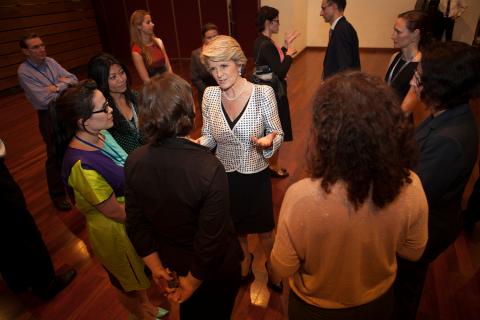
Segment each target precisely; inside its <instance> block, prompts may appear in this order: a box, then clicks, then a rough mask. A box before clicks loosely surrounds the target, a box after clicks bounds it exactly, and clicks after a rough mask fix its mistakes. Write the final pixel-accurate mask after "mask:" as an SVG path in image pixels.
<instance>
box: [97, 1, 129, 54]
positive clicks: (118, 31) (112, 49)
mask: <svg viewBox="0 0 480 320" xmlns="http://www.w3.org/2000/svg"><path fill="white" fill-rule="evenodd" d="M93 5H94V9H95V15H96V17H97V24H98V29H99V32H100V37H101V39H102V45H103V48H104V51H105V52H108V53H111V54H113V55H114V56H116V57H117V58H118V59H120V60H121V61H125V62H127V61H130V59H131V58H130V32H129V28H128V26H129V22H128V18H129V17H128V18H127V12H126V11H125V7H124V1H119V0H101V1H97V0H95V1H94V2H93Z"/></svg>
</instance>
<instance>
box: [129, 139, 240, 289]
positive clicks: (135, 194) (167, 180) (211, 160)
mask: <svg viewBox="0 0 480 320" xmlns="http://www.w3.org/2000/svg"><path fill="white" fill-rule="evenodd" d="M125 173H126V180H125V184H126V190H125V210H126V212H127V232H128V236H129V238H130V240H131V242H132V244H133V245H134V247H135V249H136V250H137V253H138V254H139V255H140V256H142V257H144V256H147V255H149V254H151V253H153V252H155V251H157V252H158V254H159V256H160V260H161V261H162V263H163V265H164V266H165V267H168V268H169V269H170V270H172V271H176V272H177V273H178V274H179V275H180V276H185V275H187V273H188V271H191V273H192V275H193V276H194V277H196V278H197V279H202V280H219V279H221V278H222V275H225V277H227V275H229V274H232V272H233V271H234V270H240V269H239V266H240V262H241V260H242V259H243V254H242V251H241V248H240V244H239V243H238V240H237V237H236V234H235V230H234V227H233V223H232V219H231V217H230V201H229V191H228V190H229V189H228V182H227V175H226V173H225V170H224V168H223V166H222V164H221V163H220V161H219V160H218V159H217V158H216V157H215V156H214V155H212V154H211V153H210V151H208V150H207V149H206V148H205V147H202V146H200V145H197V144H195V143H193V142H190V141H188V140H186V139H182V138H172V139H166V140H164V141H163V142H162V143H161V144H156V145H145V146H142V147H140V148H138V149H137V150H135V151H134V152H132V153H131V154H130V156H129V157H128V159H127V161H126V163H125Z"/></svg>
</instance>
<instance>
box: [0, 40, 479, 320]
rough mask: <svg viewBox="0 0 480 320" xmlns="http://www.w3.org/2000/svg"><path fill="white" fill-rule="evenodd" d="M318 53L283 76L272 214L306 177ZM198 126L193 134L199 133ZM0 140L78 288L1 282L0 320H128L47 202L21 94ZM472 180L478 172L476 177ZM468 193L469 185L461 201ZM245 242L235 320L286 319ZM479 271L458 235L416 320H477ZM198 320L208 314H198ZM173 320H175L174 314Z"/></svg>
mask: <svg viewBox="0 0 480 320" xmlns="http://www.w3.org/2000/svg"><path fill="white" fill-rule="evenodd" d="M323 54H324V52H323V50H316V49H309V50H306V51H305V52H303V53H302V54H300V56H299V57H297V58H296V59H295V62H294V64H293V66H292V68H291V70H290V72H289V75H288V82H289V87H288V94H289V97H290V102H291V112H292V121H293V131H294V141H293V142H290V143H285V144H284V146H282V149H281V151H280V164H281V165H282V166H284V167H286V168H287V169H288V171H289V172H290V177H289V178H287V179H284V180H273V201H274V208H275V213H276V214H278V210H279V208H280V205H281V202H282V199H283V195H284V193H285V190H286V189H287V188H288V186H289V185H291V184H292V183H293V182H295V181H297V180H298V179H300V178H302V177H303V176H304V175H305V173H304V161H303V158H304V150H305V146H306V142H307V141H308V132H309V126H310V103H311V99H312V96H313V94H314V92H315V90H316V88H318V86H319V85H320V84H321V81H320V75H321V74H322V61H323ZM390 54H391V52H388V51H384V50H378V51H377V50H367V51H363V52H362V54H361V58H362V66H363V70H364V71H366V72H369V73H372V74H376V75H379V76H382V75H383V74H384V72H385V68H386V65H387V63H388V60H389V58H390ZM175 71H176V72H177V73H179V74H180V75H182V76H184V77H186V78H188V63H186V62H184V63H177V64H176V65H175ZM80 77H81V75H80ZM134 83H135V87H139V81H138V79H136V78H134ZM479 109H480V103H476V110H477V116H478V115H479V112H478V110H479ZM478 118H480V117H478ZM198 120H199V121H198V126H197V130H196V132H195V134H196V135H198V130H199V129H198V128H200V126H201V124H200V121H201V120H200V119H198ZM195 134H194V135H195ZM0 137H1V138H2V139H3V140H4V141H5V143H6V145H7V165H8V166H9V168H10V171H11V172H12V174H13V176H14V177H15V179H16V180H17V182H18V183H19V184H20V186H21V188H22V190H23V192H24V194H25V196H26V199H27V203H28V207H29V209H30V211H31V212H32V214H33V215H34V217H35V220H36V222H37V224H38V226H39V228H40V230H41V232H42V234H43V238H44V240H45V242H46V244H47V246H48V249H49V251H50V253H51V256H52V259H53V262H54V264H55V266H56V268H57V269H65V268H66V267H68V266H70V267H74V268H75V269H76V270H77V271H78V275H77V278H76V279H75V281H74V282H73V283H72V284H71V285H70V286H69V287H68V288H66V289H65V290H64V291H62V292H61V293H60V294H59V295H58V296H57V297H56V298H55V299H54V300H52V301H50V302H43V301H41V300H39V299H37V298H36V297H35V296H34V295H33V294H32V293H31V292H27V293H24V294H22V295H19V296H16V295H14V294H13V293H11V292H10V291H9V290H8V289H7V288H6V287H5V285H4V284H3V282H2V281H0V320H2V319H42V320H43V319H44V320H56V319H99V320H102V319H127V312H126V311H125V310H124V309H123V308H122V307H121V306H120V304H119V303H118V302H117V300H116V299H115V293H114V289H113V288H112V287H111V286H110V284H109V281H108V278H107V275H106V273H105V272H104V270H103V268H102V267H101V266H100V264H99V263H98V261H97V260H96V259H95V257H94V256H93V255H92V253H91V251H90V250H89V244H88V239H87V234H86V230H85V224H84V218H83V216H82V215H81V214H80V213H79V212H78V211H76V210H72V211H71V212H67V213H61V212H58V211H56V210H55V209H54V208H53V206H52V205H51V203H50V200H49V197H48V193H47V186H46V182H45V173H44V160H45V152H44V145H43V142H42V141H41V138H40V134H39V132H38V129H37V120H36V114H35V112H34V111H33V109H32V108H31V106H30V105H29V104H28V102H27V101H26V100H25V98H24V95H23V93H21V92H20V93H13V94H9V95H3V96H2V97H0ZM475 170H477V169H475ZM477 175H478V172H477V171H475V173H474V177H476V176H477ZM474 177H472V181H473V178H474ZM471 187H472V183H470V184H469V187H468V189H467V192H466V194H468V191H469V190H471ZM3 214H10V213H8V212H4V213H3ZM249 241H250V243H249V246H250V249H251V251H252V252H253V253H254V255H255V259H254V273H255V276H256V280H255V282H254V283H253V284H252V285H251V286H249V287H246V288H243V289H242V290H241V291H240V293H239V295H238V299H237V303H236V307H235V310H234V314H233V319H238V320H240V319H242V320H243V319H252V320H257V319H266V320H277V319H278V320H279V319H286V318H287V317H286V297H287V293H284V294H283V295H278V294H275V293H271V292H269V290H267V289H266V287H265V283H266V272H265V270H264V267H263V264H264V261H265V255H264V253H263V252H262V250H261V248H260V246H259V245H258V240H257V239H256V238H255V237H251V238H250V239H249ZM32 267H34V266H32ZM479 267H480V230H479V228H477V230H476V233H475V234H474V235H473V237H470V238H467V237H465V236H464V235H463V234H462V235H461V236H460V237H459V238H458V240H457V241H456V242H455V244H454V245H452V246H451V247H450V248H449V249H448V250H447V251H446V252H445V253H444V254H442V255H441V256H440V257H439V258H438V259H437V260H436V261H435V262H434V263H433V264H432V266H431V268H430V271H429V274H428V279H427V283H426V286H425V290H424V294H423V299H422V302H421V306H420V311H419V315H418V319H445V320H447V319H448V320H455V319H459V320H460V319H464V320H470V319H480V303H479V302H480V271H479ZM150 293H151V297H152V300H153V301H155V302H156V303H158V304H159V305H162V306H167V303H166V301H164V300H163V297H162V296H161V295H160V294H159V293H158V292H156V290H155V289H154V288H152V289H151V290H150ZM200 318H201V319H204V318H208V315H199V319H200ZM170 319H175V317H174V314H173V313H172V316H171V317H170Z"/></svg>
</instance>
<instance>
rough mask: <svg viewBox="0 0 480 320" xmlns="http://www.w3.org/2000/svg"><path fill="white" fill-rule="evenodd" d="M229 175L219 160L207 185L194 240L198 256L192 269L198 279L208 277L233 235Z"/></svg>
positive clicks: (195, 257)
mask: <svg viewBox="0 0 480 320" xmlns="http://www.w3.org/2000/svg"><path fill="white" fill-rule="evenodd" d="M228 190H229V189H228V181H227V175H226V173H225V170H224V169H223V166H222V165H221V164H220V163H219V164H218V166H217V168H216V170H215V172H214V175H213V177H212V180H211V181H210V184H209V185H207V186H206V191H205V195H204V197H203V199H204V201H203V204H202V206H201V208H200V214H199V216H198V231H197V233H196V235H195V239H194V248H195V256H194V259H193V262H192V265H191V268H190V271H191V273H192V275H193V276H194V277H195V278H197V279H204V278H205V276H206V275H207V274H208V273H209V272H210V270H211V269H212V267H213V266H214V265H215V263H216V262H217V261H218V260H219V257H220V256H219V255H223V254H224V252H225V250H224V249H223V248H224V247H225V246H226V244H227V243H228V241H226V240H227V238H228V237H230V236H231V234H230V232H231V230H232V224H231V223H232V222H231V219H230V201H229V191H228Z"/></svg>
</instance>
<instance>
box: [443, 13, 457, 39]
mask: <svg viewBox="0 0 480 320" xmlns="http://www.w3.org/2000/svg"><path fill="white" fill-rule="evenodd" d="M454 26H455V19H452V18H447V17H443V31H444V32H445V41H452V36H453V27H454ZM443 31H442V35H443Z"/></svg>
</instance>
